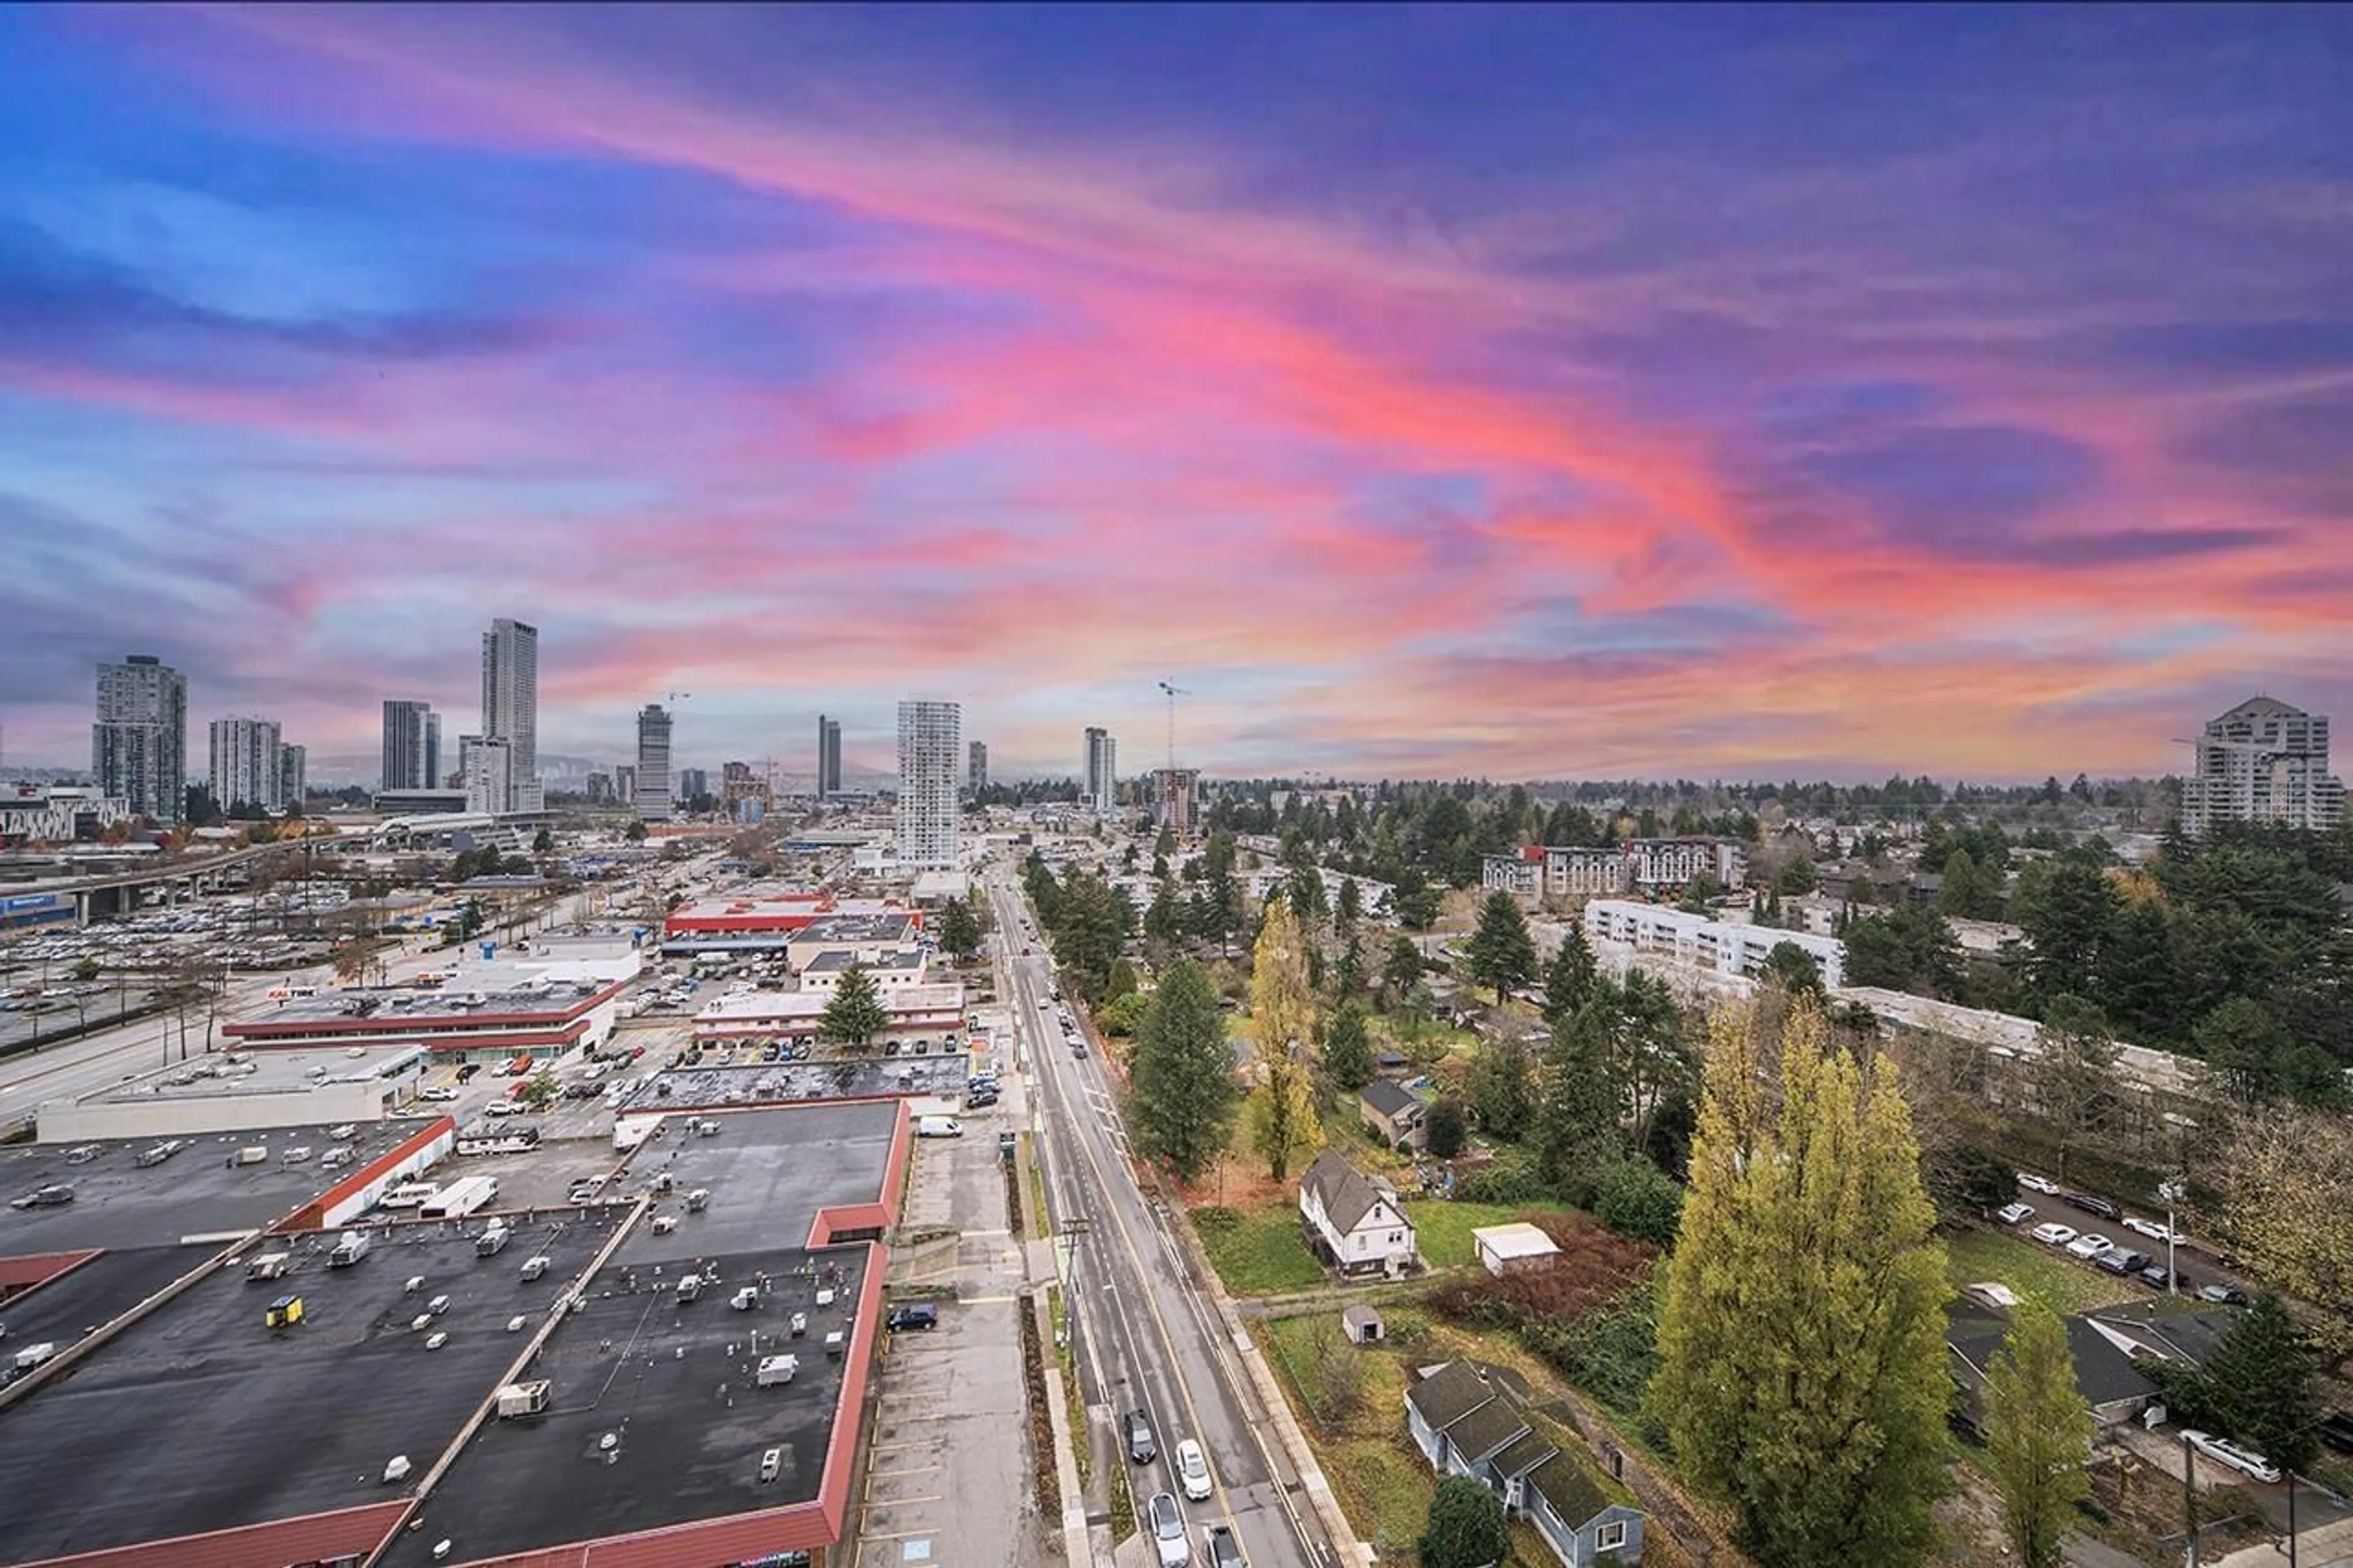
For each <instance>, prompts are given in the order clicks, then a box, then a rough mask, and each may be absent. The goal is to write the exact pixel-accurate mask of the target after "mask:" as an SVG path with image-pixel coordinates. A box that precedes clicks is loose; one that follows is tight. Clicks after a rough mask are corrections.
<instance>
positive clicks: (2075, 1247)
mask: <svg viewBox="0 0 2353 1568" xmlns="http://www.w3.org/2000/svg"><path fill="white" fill-rule="evenodd" d="M2115 1245H2116V1243H2115V1242H2113V1241H2110V1240H2109V1239H2108V1238H2107V1237H2105V1236H2102V1235H2101V1234H2100V1233H2099V1232H2098V1231H2096V1230H2087V1231H2085V1232H2084V1234H2083V1235H2081V1236H2079V1237H2076V1238H2075V1239H2074V1240H2073V1241H2071V1242H2069V1243H2068V1244H2067V1252H2068V1256H2070V1257H2072V1258H2097V1257H2098V1256H2099V1255H2100V1254H2102V1253H2103V1252H2105V1251H2106V1250H2107V1249H2108V1248H2110V1247H2114V1246H2115Z"/></svg>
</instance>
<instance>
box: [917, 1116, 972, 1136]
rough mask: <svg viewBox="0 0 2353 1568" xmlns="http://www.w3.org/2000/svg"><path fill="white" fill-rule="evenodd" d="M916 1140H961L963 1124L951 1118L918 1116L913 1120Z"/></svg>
mask: <svg viewBox="0 0 2353 1568" xmlns="http://www.w3.org/2000/svg"><path fill="white" fill-rule="evenodd" d="M915 1136H916V1137H918V1138H961V1137H963V1136H964V1124H963V1123H961V1122H959V1121H957V1120H956V1119H955V1117H953V1116H919V1117H917V1118H916V1119H915Z"/></svg>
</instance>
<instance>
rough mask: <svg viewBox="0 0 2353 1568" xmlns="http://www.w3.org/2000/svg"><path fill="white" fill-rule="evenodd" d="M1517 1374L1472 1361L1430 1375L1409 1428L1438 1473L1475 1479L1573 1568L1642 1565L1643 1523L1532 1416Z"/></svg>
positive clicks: (1412, 1408)
mask: <svg viewBox="0 0 2353 1568" xmlns="http://www.w3.org/2000/svg"><path fill="white" fill-rule="evenodd" d="M1527 1395H1528V1390H1527V1387H1526V1385H1525V1384H1522V1383H1520V1382H1519V1381H1518V1379H1517V1377H1516V1376H1515V1375H1514V1373H1511V1372H1508V1371H1506V1370H1505V1369H1504V1368H1502V1367H1493V1366H1486V1365H1483V1364H1482V1363H1478V1362H1472V1361H1451V1362H1447V1363H1444V1364H1442V1365H1440V1366H1435V1367H1428V1368H1424V1369H1423V1370H1422V1375H1421V1377H1420V1379H1419V1381H1418V1382H1417V1383H1415V1384H1414V1385H1413V1386H1412V1387H1410V1388H1409V1389H1407V1390H1406V1393H1405V1410H1406V1428H1407V1430H1408V1431H1409V1433H1410V1434H1411V1435H1412V1436H1413V1444H1414V1447H1417V1448H1419V1449H1420V1450H1421V1455H1422V1458H1426V1459H1428V1460H1429V1461H1430V1468H1431V1469H1433V1470H1436V1471H1437V1472H1438V1473H1439V1474H1440V1475H1441V1476H1468V1477H1469V1478H1470V1479H1472V1480H1475V1481H1478V1482H1480V1483H1481V1484H1482V1485H1484V1486H1485V1487H1487V1488H1488V1489H1490V1490H1492V1491H1493V1492H1494V1493H1495V1494H1496V1495H1497V1496H1498V1497H1500V1498H1502V1499H1503V1500H1504V1511H1506V1512H1507V1513H1510V1514H1512V1515H1514V1516H1515V1517H1517V1518H1521V1519H1525V1520H1526V1521H1528V1522H1529V1523H1531V1524H1533V1525H1534V1526H1535V1529H1536V1532H1537V1533H1538V1534H1539V1535H1542V1536H1543V1537H1544V1539H1545V1544H1546V1545H1547V1546H1549V1547H1551V1548H1552V1550H1553V1554H1554V1555H1555V1556H1556V1557H1558V1558H1559V1559H1560V1561H1561V1562H1562V1563H1564V1564H1565V1565H1566V1568H1599V1565H1600V1564H1603V1563H1639V1562H1641V1559H1642V1515H1641V1510H1638V1509H1634V1508H1630V1507H1628V1506H1627V1505H1626V1504H1624V1503H1620V1502H1614V1501H1612V1500H1610V1498H1609V1494H1608V1493H1607V1492H1605V1491H1604V1490H1603V1489H1602V1488H1601V1484H1600V1482H1599V1479H1596V1477H1595V1476H1594V1475H1593V1474H1592V1473H1591V1472H1590V1471H1588V1469H1587V1468H1586V1467H1585V1466H1584V1464H1582V1463H1581V1462H1579V1461H1578V1460H1577V1458H1573V1457H1572V1456H1571V1455H1569V1454H1568V1453H1567V1452H1565V1451H1564V1450H1563V1449H1562V1448H1561V1447H1560V1445H1559V1444H1557V1443H1556V1442H1554V1441H1553V1440H1552V1439H1551V1438H1550V1437H1549V1436H1546V1434H1545V1433H1544V1432H1543V1431H1542V1430H1541V1429H1539V1428H1538V1427H1537V1426H1536V1425H1535V1421H1534V1420H1533V1419H1532V1418H1531V1417H1530V1415H1529V1413H1528V1409H1527Z"/></svg>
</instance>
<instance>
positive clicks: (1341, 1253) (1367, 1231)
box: [1299, 1149, 1421, 1275]
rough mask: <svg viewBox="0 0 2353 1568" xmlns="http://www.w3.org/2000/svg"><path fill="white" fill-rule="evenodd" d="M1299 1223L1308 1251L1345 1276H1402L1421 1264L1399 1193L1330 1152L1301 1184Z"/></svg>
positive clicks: (1316, 1160) (1314, 1166) (1308, 1170)
mask: <svg viewBox="0 0 2353 1568" xmlns="http://www.w3.org/2000/svg"><path fill="white" fill-rule="evenodd" d="M1299 1223H1300V1229H1301V1231H1302V1233H1303V1236H1304V1237H1305V1239H1306V1242H1307V1247H1308V1250H1309V1251H1311V1252H1314V1254H1316V1256H1318V1257H1320V1258H1323V1259H1324V1261H1325V1262H1326V1263H1329V1264H1330V1265H1331V1266H1332V1267H1334V1268H1337V1269H1339V1270H1340V1271H1341V1272H1342V1273H1344V1274H1373V1273H1382V1274H1390V1275H1397V1274H1402V1273H1404V1272H1405V1271H1406V1270H1407V1269H1409V1268H1412V1267H1413V1266H1414V1265H1415V1264H1416V1263H1418V1262H1419V1261H1420V1258H1421V1254H1420V1250H1419V1247H1418V1245H1417V1243H1416V1242H1415V1239H1414V1233H1413V1221H1411V1220H1409V1219H1408V1218H1406V1217H1405V1209H1404V1208H1403V1206H1401V1205H1399V1204H1398V1201H1397V1197H1396V1195H1395V1194H1394V1193H1384V1192H1382V1191H1381V1189H1380V1188H1378V1187H1377V1186H1375V1185H1373V1184H1372V1181H1371V1180H1370V1178H1368V1177H1367V1176H1366V1174H1365V1173H1363V1172H1362V1171H1359V1170H1357V1169H1356V1167H1355V1166H1354V1165H1351V1164H1350V1163H1348V1162H1347V1161H1346V1160H1345V1159H1342V1158H1341V1157H1340V1156H1339V1155H1338V1154H1336V1153H1335V1152H1332V1151H1330V1150H1328V1149H1327V1150H1325V1151H1324V1152H1323V1153H1321V1154H1319V1155H1317V1156H1316V1157H1315V1163H1314V1164H1313V1165H1310V1166H1308V1167H1307V1174H1306V1175H1305V1176H1303V1177H1302V1178H1301V1179H1300V1183H1299Z"/></svg>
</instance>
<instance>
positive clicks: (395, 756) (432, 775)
mask: <svg viewBox="0 0 2353 1568" xmlns="http://www.w3.org/2000/svg"><path fill="white" fill-rule="evenodd" d="M441 782H442V781H441V716H440V715H439V714H438V713H436V712H434V711H433V704H431V703H430V702H412V701H408V700H405V699H401V698H386V699H385V704H384V787H385V789H390V790H403V789H438V788H439V787H440V786H441Z"/></svg>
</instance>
